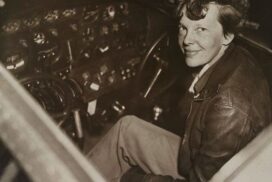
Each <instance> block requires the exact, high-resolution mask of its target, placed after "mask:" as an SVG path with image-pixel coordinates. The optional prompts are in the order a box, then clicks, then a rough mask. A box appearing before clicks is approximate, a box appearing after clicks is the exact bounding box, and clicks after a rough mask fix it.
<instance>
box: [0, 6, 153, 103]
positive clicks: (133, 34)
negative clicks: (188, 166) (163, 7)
mask: <svg viewBox="0 0 272 182" xmlns="http://www.w3.org/2000/svg"><path fill="white" fill-rule="evenodd" d="M135 20H137V21H136V22H135ZM147 28H148V14H147V12H146V10H145V8H143V7H142V6H140V5H139V4H136V3H129V2H124V1H121V2H111V3H109V2H108V3H98V4H90V3H89V4H78V5H77V6H73V7H70V6H69V7H63V8H62V7H58V8H42V9H36V10H33V11H31V13H30V12H25V13H22V14H19V15H18V16H16V15H15V16H13V17H12V18H10V19H8V20H7V21H5V22H4V23H2V25H1V30H0V41H1V42H2V43H1V46H0V47H1V50H0V61H1V62H2V63H3V64H4V65H5V67H6V68H7V69H8V70H10V71H11V72H12V73H13V74H14V75H15V76H16V77H18V79H20V80H22V79H25V78H31V77H37V78H38V77H39V76H37V75H42V74H46V75H54V76H55V77H57V78H58V79H61V80H69V81H70V82H72V83H73V84H74V85H76V86H75V87H76V88H77V89H78V92H79V93H80V94H81V95H82V97H83V100H84V102H88V101H90V100H93V99H96V98H97V97H98V96H100V95H101V94H104V93H106V92H110V91H111V90H112V89H116V88H119V87H122V85H124V84H126V82H127V81H128V80H129V79H131V78H132V77H134V76H135V75H136V74H137V71H136V70H137V65H138V64H139V63H140V60H141V55H142V54H143V52H144V51H145V49H146V46H147V45H146V44H147V43H146V39H147ZM28 88H29V85H28Z"/></svg>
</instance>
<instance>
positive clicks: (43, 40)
mask: <svg viewBox="0 0 272 182" xmlns="http://www.w3.org/2000/svg"><path fill="white" fill-rule="evenodd" d="M53 32H54V31H53ZM53 32H52V31H39V32H35V33H33V35H32V37H33V43H34V49H35V52H36V56H37V58H36V60H37V61H38V66H39V67H40V68H41V67H42V68H47V67H49V66H51V65H52V64H54V63H56V62H58V60H59V58H60V55H61V52H62V50H61V46H60V42H59V40H58V36H57V35H58V33H56V32H54V33H53Z"/></svg>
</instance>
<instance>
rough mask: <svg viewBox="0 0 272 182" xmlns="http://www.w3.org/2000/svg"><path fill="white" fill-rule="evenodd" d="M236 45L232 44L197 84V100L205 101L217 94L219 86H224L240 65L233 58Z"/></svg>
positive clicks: (195, 88)
mask: <svg viewBox="0 0 272 182" xmlns="http://www.w3.org/2000/svg"><path fill="white" fill-rule="evenodd" d="M235 47H236V46H235V45H234V43H232V44H231V45H230V46H229V47H228V48H227V50H226V52H225V53H224V55H223V56H222V57H221V58H220V59H219V60H218V61H217V62H216V63H215V64H214V65H212V66H211V67H210V68H209V69H208V70H207V71H206V72H205V73H204V74H203V75H202V77H201V78H200V79H199V80H198V82H197V83H196V84H195V87H194V90H195V93H196V94H195V97H194V98H195V100H203V99H206V98H209V97H211V96H212V95H214V94H216V93H217V91H218V89H219V86H220V85H221V84H223V83H224V82H225V81H226V79H227V78H228V77H229V75H230V74H231V73H232V72H233V71H234V70H235V68H236V67H237V65H238V63H239V62H238V60H233V59H232V57H233V55H234V52H236V51H235Z"/></svg>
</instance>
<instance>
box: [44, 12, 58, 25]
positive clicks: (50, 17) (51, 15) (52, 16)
mask: <svg viewBox="0 0 272 182" xmlns="http://www.w3.org/2000/svg"><path fill="white" fill-rule="evenodd" d="M58 19H59V11H58V10H53V11H49V12H48V13H47V14H46V15H45V16H44V20H45V21H46V22H49V23H53V22H55V21H56V20H58Z"/></svg>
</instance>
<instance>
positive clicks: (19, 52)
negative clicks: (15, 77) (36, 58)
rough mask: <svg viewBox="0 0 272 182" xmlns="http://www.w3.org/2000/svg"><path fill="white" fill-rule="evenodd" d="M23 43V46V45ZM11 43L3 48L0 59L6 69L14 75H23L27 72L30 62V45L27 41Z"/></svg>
mask: <svg viewBox="0 0 272 182" xmlns="http://www.w3.org/2000/svg"><path fill="white" fill-rule="evenodd" d="M21 42H23V44H22V43H21ZM21 42H19V43H18V42H17V43H14V44H12V43H10V44H9V45H4V47H1V49H2V51H1V54H0V59H1V62H2V63H3V65H4V66H5V68H6V69H7V70H9V71H11V72H12V73H21V72H23V71H25V69H26V67H27V65H28V64H29V61H30V58H29V56H30V54H29V49H28V44H27V42H26V41H23V40H22V41H21Z"/></svg>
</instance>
